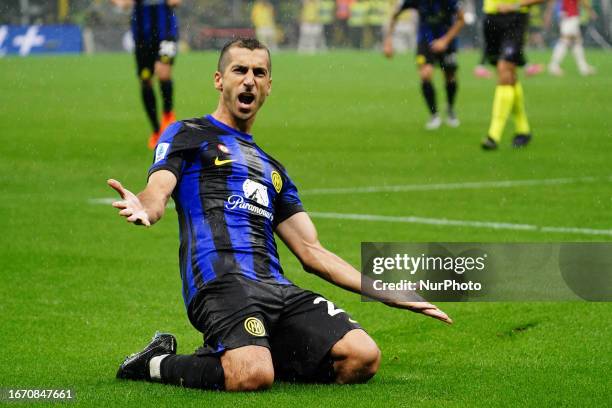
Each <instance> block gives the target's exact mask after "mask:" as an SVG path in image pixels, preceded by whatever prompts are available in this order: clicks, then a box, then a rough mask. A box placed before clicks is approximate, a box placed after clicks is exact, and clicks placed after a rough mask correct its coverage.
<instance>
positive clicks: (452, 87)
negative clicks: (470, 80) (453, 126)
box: [446, 81, 457, 111]
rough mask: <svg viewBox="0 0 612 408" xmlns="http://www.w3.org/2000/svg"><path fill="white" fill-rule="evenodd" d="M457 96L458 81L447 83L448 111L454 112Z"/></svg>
mask: <svg viewBox="0 0 612 408" xmlns="http://www.w3.org/2000/svg"><path fill="white" fill-rule="evenodd" d="M456 94H457V81H447V82H446V101H447V102H448V110H450V111H452V110H453V106H455V95H456Z"/></svg>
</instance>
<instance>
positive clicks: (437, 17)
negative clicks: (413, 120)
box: [384, 0, 464, 130]
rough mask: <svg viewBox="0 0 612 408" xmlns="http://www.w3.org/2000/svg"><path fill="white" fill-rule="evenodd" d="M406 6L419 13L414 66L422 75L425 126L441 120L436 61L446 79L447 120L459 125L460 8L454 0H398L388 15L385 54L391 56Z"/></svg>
mask: <svg viewBox="0 0 612 408" xmlns="http://www.w3.org/2000/svg"><path fill="white" fill-rule="evenodd" d="M409 8H413V9H416V10H417V11H418V13H419V29H418V36H417V65H418V66H419V76H420V78H421V89H422V91H423V96H424V98H425V103H426V104H427V108H428V109H429V111H430V113H431V118H430V119H429V121H428V122H427V124H426V125H425V128H426V129H428V130H434V129H438V128H439V127H440V125H441V124H442V119H441V118H440V115H439V114H438V106H437V104H436V91H435V89H434V87H433V84H432V82H431V80H432V78H433V72H434V64H439V65H440V68H441V69H442V72H444V78H445V80H446V100H447V103H448V106H447V116H446V123H447V125H449V126H451V127H457V126H459V119H457V115H456V113H455V109H454V104H455V95H456V94H457V77H456V72H457V55H456V53H457V38H456V37H457V35H458V34H459V31H461V28H463V25H464V20H463V11H462V10H461V8H460V7H459V3H458V1H457V0H400V2H399V3H398V5H397V8H396V9H395V11H394V12H393V14H392V15H391V20H390V21H389V26H388V30H387V35H386V38H385V43H384V52H385V55H386V56H387V57H389V58H391V57H392V56H393V30H394V29H395V24H396V22H397V19H398V17H399V15H400V14H401V13H402V12H403V11H404V10H407V9H409Z"/></svg>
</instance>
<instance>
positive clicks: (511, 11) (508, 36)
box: [481, 0, 545, 150]
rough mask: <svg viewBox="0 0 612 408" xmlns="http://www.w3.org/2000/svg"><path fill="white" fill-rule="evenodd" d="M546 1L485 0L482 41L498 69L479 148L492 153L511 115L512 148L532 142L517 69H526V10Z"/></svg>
mask: <svg viewBox="0 0 612 408" xmlns="http://www.w3.org/2000/svg"><path fill="white" fill-rule="evenodd" d="M544 1H545V0H485V1H484V12H485V20H484V37H485V54H486V56H487V59H488V61H489V62H490V63H491V64H493V65H496V66H497V78H498V80H497V87H496V88H495V97H494V99H493V113H492V115H491V125H490V126H489V132H488V134H487V137H486V138H485V139H484V140H483V141H482V144H481V146H482V148H483V149H485V150H495V149H497V146H498V144H499V142H500V141H501V137H502V133H503V131H504V127H505V125H506V120H507V119H508V116H510V113H511V112H512V114H513V116H514V124H515V136H514V140H513V142H512V145H513V146H514V147H524V146H526V145H527V144H528V143H529V141H530V140H531V129H530V127H529V122H528V121H527V114H526V112H525V101H524V95H523V87H522V86H521V84H520V82H519V81H518V76H517V67H522V66H523V65H525V62H526V61H525V54H524V51H523V46H524V41H525V30H526V29H527V23H528V18H529V16H528V11H529V6H531V5H533V4H538V3H543V2H544Z"/></svg>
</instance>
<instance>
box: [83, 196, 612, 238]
mask: <svg viewBox="0 0 612 408" xmlns="http://www.w3.org/2000/svg"><path fill="white" fill-rule="evenodd" d="M117 200H119V199H118V198H110V197H106V198H91V199H89V200H88V202H89V203H90V204H104V205H110V204H112V203H113V202H115V201H117ZM167 207H168V208H174V203H173V202H169V203H168V205H167ZM308 214H309V215H311V216H312V217H314V218H329V219H336V220H354V221H378V222H397V223H403V224H423V225H437V226H442V227H445V226H450V227H470V228H484V229H496V230H513V231H535V232H549V233H560V234H563V233H565V234H568V233H569V234H580V235H608V236H612V230H608V229H596V228H578V227H552V226H544V227H541V226H538V225H533V224H513V223H508V222H495V221H469V220H449V219H447V218H427V217H415V216H389V215H373V214H343V213H334V212H316V211H314V212H309V213H308Z"/></svg>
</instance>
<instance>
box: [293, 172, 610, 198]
mask: <svg viewBox="0 0 612 408" xmlns="http://www.w3.org/2000/svg"><path fill="white" fill-rule="evenodd" d="M601 181H603V182H610V181H612V176H607V177H567V178H555V179H539V180H499V181H474V182H465V183H437V184H404V185H394V186H367V187H338V188H312V189H307V190H302V191H300V195H321V194H356V193H384V192H392V193H396V192H404V191H440V190H478V189H485V188H510V187H530V186H546V185H560V184H575V183H596V182H601Z"/></svg>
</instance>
